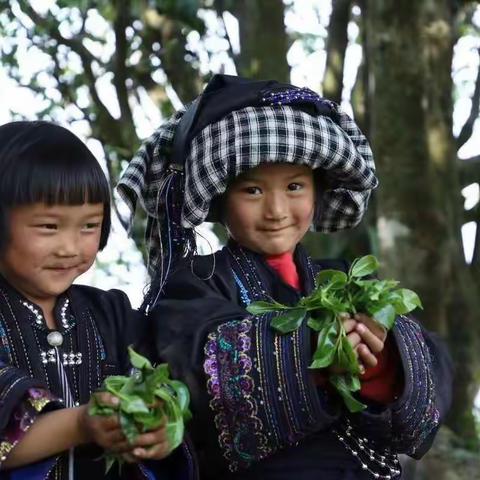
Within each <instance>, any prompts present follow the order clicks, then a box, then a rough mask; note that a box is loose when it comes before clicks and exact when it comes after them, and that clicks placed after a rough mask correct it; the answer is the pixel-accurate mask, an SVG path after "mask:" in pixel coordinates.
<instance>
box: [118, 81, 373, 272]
mask: <svg viewBox="0 0 480 480" xmlns="http://www.w3.org/2000/svg"><path fill="white" fill-rule="evenodd" d="M291 88H292V89H294V90H289V91H288V92H290V93H291V92H292V91H294V92H303V94H304V96H303V97H302V99H303V101H305V96H306V98H307V100H308V101H309V102H313V101H315V102H317V103H318V102H321V103H322V107H323V108H325V105H326V108H327V110H329V111H330V113H329V114H328V115H312V114H310V113H307V112H306V111H305V109H304V108H303V109H302V108H298V107H297V105H296V104H295V100H292V97H291V96H290V97H289V102H288V104H285V103H286V102H285V101H277V100H279V95H278V94H275V98H273V97H272V96H269V98H268V100H269V101H268V102H267V101H264V102H260V103H263V104H261V105H255V106H246V107H245V108H240V109H236V110H233V111H230V112H228V113H227V114H226V115H224V116H223V117H222V118H220V119H218V120H216V121H214V122H212V123H207V124H206V125H205V126H204V127H203V128H202V129H201V130H200V131H198V132H196V133H195V135H194V137H193V138H192V140H191V143H190V146H189V148H188V149H187V151H186V152H187V153H186V158H185V164H184V172H182V173H181V175H182V176H183V178H182V189H183V192H182V196H183V198H180V199H179V198H176V199H173V200H172V201H175V202H177V207H178V208H179V209H180V212H181V215H179V222H180V223H181V227H182V228H183V229H185V230H189V229H193V228H194V227H195V226H198V225H200V224H201V223H202V222H203V221H204V220H205V219H206V218H207V216H208V215H209V209H210V206H211V203H212V200H213V199H214V198H218V197H219V196H221V195H222V194H223V193H224V192H225V190H226V189H227V187H228V185H229V184H230V183H231V181H232V180H233V179H235V178H236V177H237V176H239V175H240V174H242V173H243V172H245V171H247V170H249V169H251V168H254V167H256V166H258V165H259V164H261V163H265V162H285V163H296V164H303V165H307V166H310V167H311V168H312V169H314V170H316V169H320V170H321V172H322V178H323V179H324V180H326V181H325V182H324V183H325V185H326V188H325V186H323V187H322V188H318V189H317V190H318V193H317V211H318V212H319V214H318V216H317V218H316V220H315V224H314V228H315V229H316V230H317V231H320V232H334V231H337V230H342V229H347V228H351V227H354V226H355V225H357V224H358V223H359V222H360V220H361V218H362V216H363V214H364V212H365V210H366V207H367V204H368V199H369V196H370V192H371V190H372V189H374V188H375V187H376V186H377V183H378V182H377V179H376V177H375V166H374V162H373V156H372V152H371V149H370V146H369V144H368V141H367V139H366V138H365V136H364V135H363V134H362V132H361V131H360V129H359V128H358V127H357V125H356V124H355V122H354V121H353V120H352V119H351V118H350V117H349V116H348V115H347V114H345V113H344V112H343V111H342V110H341V109H340V107H339V106H338V105H336V104H334V103H333V102H330V101H326V100H324V99H321V98H320V97H319V96H318V95H316V94H315V93H313V92H311V91H308V90H306V89H296V87H291ZM288 92H287V96H288ZM281 95H283V94H280V96H281ZM299 95H301V94H300V93H299ZM295 98H297V97H295ZM311 99H313V100H311ZM262 100H265V98H263V99H262ZM271 100H274V101H271ZM183 114H184V112H183V111H181V112H178V113H177V114H176V115H175V116H174V117H173V118H172V119H170V120H169V121H168V122H166V123H165V124H163V125H162V126H161V127H160V128H159V129H158V130H157V131H156V132H155V133H154V134H153V135H152V136H151V137H150V138H149V139H148V140H147V141H146V142H145V143H144V144H143V146H142V147H141V149H140V151H139V152H138V153H137V155H136V156H135V157H134V158H133V160H132V161H131V162H130V164H129V166H128V168H127V169H126V171H125V173H124V175H123V176H122V179H121V180H120V183H119V186H118V189H119V191H120V193H121V195H122V197H123V198H124V199H125V200H126V201H127V203H128V205H129V207H130V208H131V210H132V212H133V211H134V210H135V206H136V202H137V199H138V200H139V201H140V202H141V204H142V206H143V207H144V209H145V210H146V212H147V214H148V217H149V227H148V233H147V235H148V237H149V248H150V263H151V267H153V269H155V266H156V264H157V263H158V259H159V255H161V254H162V251H161V250H162V247H161V246H160V243H161V240H160V241H159V239H158V236H159V234H158V230H157V229H158V227H160V229H162V228H163V229H164V228H165V227H166V224H165V220H166V219H165V210H166V209H167V207H168V204H169V203H170V200H168V197H167V196H166V195H163V194H161V192H162V191H163V189H164V188H165V185H166V184H167V183H168V182H169V181H171V175H172V170H171V168H169V166H170V161H171V159H170V157H171V152H172V145H173V138H174V135H175V132H176V128H177V126H178V124H179V122H180V120H181V117H182V115H183ZM212 213H213V212H210V216H209V220H210V219H211V217H212ZM213 219H214V220H218V219H216V218H213Z"/></svg>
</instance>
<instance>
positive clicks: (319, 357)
mask: <svg viewBox="0 0 480 480" xmlns="http://www.w3.org/2000/svg"><path fill="white" fill-rule="evenodd" d="M378 267H379V263H378V261H377V259H376V258H375V257H374V256H373V255H367V256H364V257H361V258H357V259H356V260H355V261H354V262H353V263H352V265H351V267H350V270H349V272H348V274H346V273H345V272H342V271H339V270H322V271H321V272H320V273H319V274H318V275H317V277H316V278H315V284H316V288H315V289H314V290H313V292H312V293H311V294H310V295H309V296H307V297H304V298H302V299H301V300H300V302H299V303H298V304H297V305H295V306H287V305H282V304H280V303H278V302H272V303H270V302H254V303H252V304H251V305H249V306H248V307H247V310H248V311H249V312H250V313H251V314H253V315H263V314H265V313H270V312H281V314H280V315H278V316H276V317H274V318H273V319H272V322H271V326H272V328H274V329H275V330H277V331H278V332H279V333H281V334H285V333H289V332H293V331H294V330H297V329H298V328H299V327H300V326H301V324H302V323H303V322H304V321H305V320H306V321H307V325H308V326H309V327H310V328H311V329H312V330H314V331H316V332H318V338H317V348H316V350H315V352H314V353H313V358H312V363H311V365H310V368H327V367H336V369H339V370H341V371H343V372H345V373H343V374H333V375H330V382H331V383H332V385H333V386H334V387H335V388H336V390H337V391H338V393H339V394H340V396H341V397H342V399H343V401H344V403H345V405H346V407H347V408H348V410H349V411H351V412H358V411H361V410H363V409H364V408H365V405H364V404H362V403H361V402H359V401H358V400H357V399H356V398H355V397H354V396H353V394H354V393H355V392H358V391H359V390H360V379H359V374H360V367H359V364H358V360H357V356H356V353H355V352H354V350H353V348H352V346H351V344H350V342H349V341H348V338H347V334H346V331H345V328H344V326H343V321H342V316H341V314H342V313H349V314H355V313H358V312H362V313H365V314H367V315H369V316H370V317H372V318H373V320H375V321H376V322H377V323H378V324H379V325H381V326H382V327H384V328H385V329H387V330H389V329H391V328H392V327H393V325H394V323H395V318H396V316H397V315H404V314H406V313H409V312H411V311H412V310H414V309H415V308H417V307H419V308H421V307H422V304H421V302H420V298H419V297H418V295H417V294H416V293H415V292H413V291H411V290H407V289H404V288H396V287H397V285H398V282H397V281H394V280H377V279H371V278H369V277H371V276H372V275H373V274H375V272H376V271H377V270H378Z"/></svg>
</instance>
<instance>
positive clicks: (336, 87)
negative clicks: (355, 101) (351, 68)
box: [322, 0, 352, 103]
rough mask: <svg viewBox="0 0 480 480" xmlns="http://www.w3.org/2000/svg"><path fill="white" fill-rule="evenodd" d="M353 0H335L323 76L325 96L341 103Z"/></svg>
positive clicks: (329, 26)
mask: <svg viewBox="0 0 480 480" xmlns="http://www.w3.org/2000/svg"><path fill="white" fill-rule="evenodd" d="M351 9H352V0H333V1H332V14H331V15H330V22H329V25H328V39H327V65H326V67H325V76H324V77H323V85H322V91H323V96H324V97H326V98H329V99H330V100H333V101H334V102H337V103H340V102H341V101H342V91H343V66H344V62H345V50H346V49H347V44H348V22H349V21H350V11H351Z"/></svg>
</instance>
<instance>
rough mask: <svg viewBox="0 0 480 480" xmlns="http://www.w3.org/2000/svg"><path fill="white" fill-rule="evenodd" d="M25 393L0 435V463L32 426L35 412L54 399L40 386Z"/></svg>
mask: <svg viewBox="0 0 480 480" xmlns="http://www.w3.org/2000/svg"><path fill="white" fill-rule="evenodd" d="M27 394H28V396H27V398H26V399H25V400H24V401H23V402H21V403H20V404H19V405H18V406H17V408H16V410H15V411H14V412H13V414H12V416H11V418H10V421H9V423H8V425H7V427H6V429H5V430H4V431H3V433H2V434H1V436H0V465H1V463H2V462H4V461H5V460H6V458H7V456H8V454H9V453H10V451H11V450H12V449H13V447H14V446H15V445H16V444H17V443H18V442H19V441H20V440H21V439H22V438H23V437H24V435H25V433H26V432H27V431H28V429H29V428H30V427H31V426H32V424H33V422H34V421H35V419H36V418H37V414H38V413H39V412H41V411H42V410H43V409H44V408H45V406H46V405H48V404H49V403H51V402H53V401H55V400H56V398H55V397H54V396H53V395H52V394H51V393H50V392H49V391H47V390H43V389H40V388H30V389H29V390H28V392H27Z"/></svg>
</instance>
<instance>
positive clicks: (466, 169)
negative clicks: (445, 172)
mask: <svg viewBox="0 0 480 480" xmlns="http://www.w3.org/2000/svg"><path fill="white" fill-rule="evenodd" d="M457 167H458V174H459V178H460V186H461V187H462V188H463V187H466V186H468V185H470V184H471V183H475V182H480V155H477V156H475V157H471V158H467V159H465V160H461V159H457Z"/></svg>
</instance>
